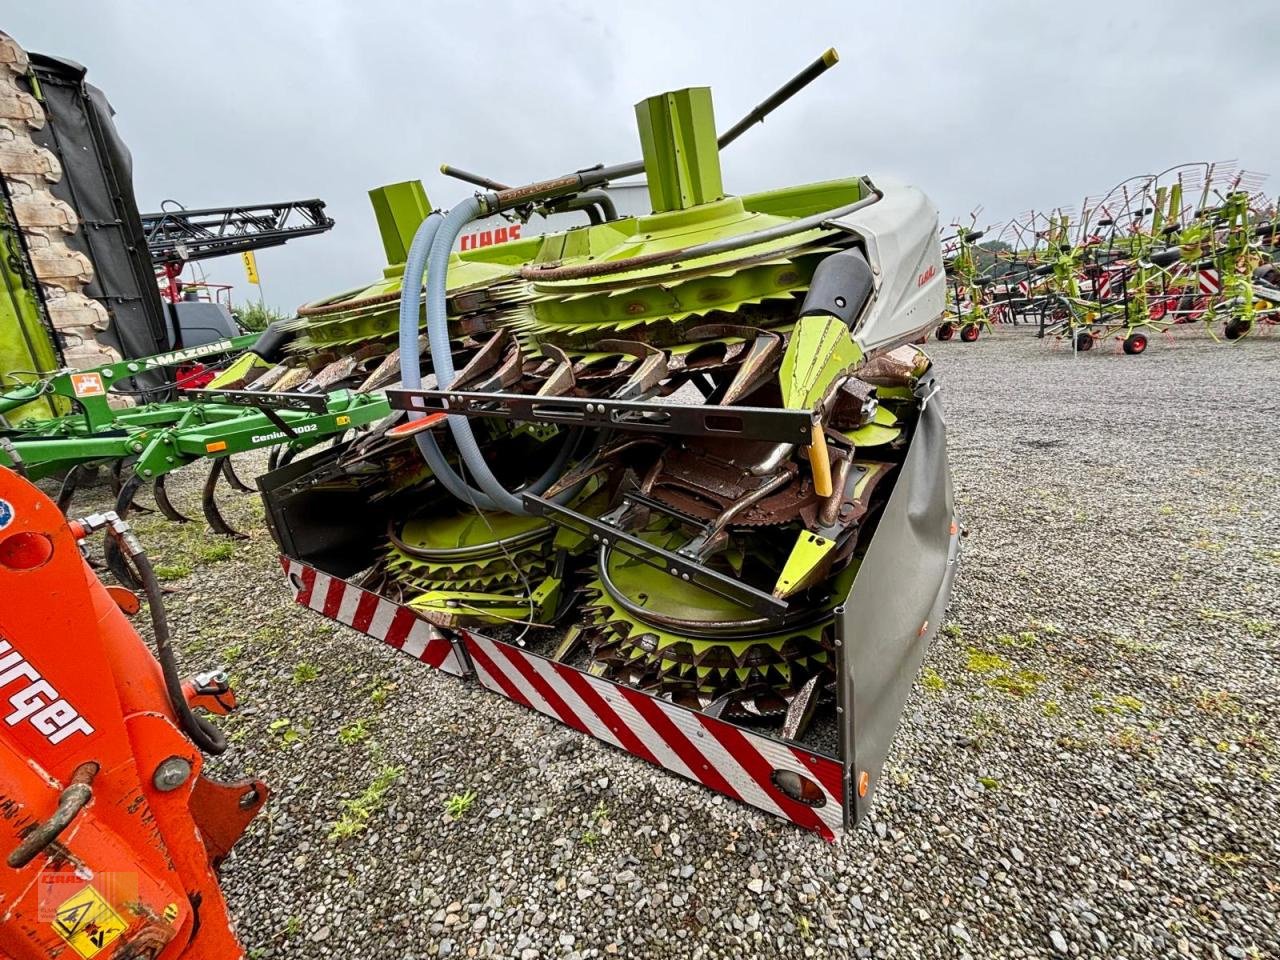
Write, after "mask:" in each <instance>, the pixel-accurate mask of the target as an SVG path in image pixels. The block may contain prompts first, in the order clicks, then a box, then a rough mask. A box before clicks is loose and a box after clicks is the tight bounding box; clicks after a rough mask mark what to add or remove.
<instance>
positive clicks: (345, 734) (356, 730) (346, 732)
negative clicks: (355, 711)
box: [338, 717, 372, 747]
mask: <svg viewBox="0 0 1280 960" xmlns="http://www.w3.org/2000/svg"><path fill="white" fill-rule="evenodd" d="M371 722H372V721H371V720H369V719H367V718H366V717H360V718H359V719H357V720H353V721H351V722H350V723H346V724H343V725H342V726H341V727H339V728H338V742H339V743H341V744H342V745H343V746H344V747H350V746H354V745H355V744H357V743H359V742H360V741H361V740H367V739H368V737H369V724H370V723H371Z"/></svg>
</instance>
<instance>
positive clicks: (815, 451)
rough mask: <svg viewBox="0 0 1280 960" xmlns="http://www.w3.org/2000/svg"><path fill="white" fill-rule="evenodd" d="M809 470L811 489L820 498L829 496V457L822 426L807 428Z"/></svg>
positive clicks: (817, 424)
mask: <svg viewBox="0 0 1280 960" xmlns="http://www.w3.org/2000/svg"><path fill="white" fill-rule="evenodd" d="M809 469H810V470H812V471H813V489H814V491H815V492H816V493H817V494H818V496H820V497H822V498H824V499H825V498H826V497H829V496H831V492H832V490H834V489H835V488H834V486H833V484H832V482H831V455H830V454H829V453H828V452H827V437H826V434H825V433H823V432H822V424H820V423H815V424H814V425H813V426H811V427H810V428H809Z"/></svg>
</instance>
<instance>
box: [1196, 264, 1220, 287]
mask: <svg viewBox="0 0 1280 960" xmlns="http://www.w3.org/2000/svg"><path fill="white" fill-rule="evenodd" d="M1200 292H1201V293H1221V292H1222V277H1221V276H1220V275H1219V274H1218V271H1217V270H1208V269H1206V270H1201V271H1200Z"/></svg>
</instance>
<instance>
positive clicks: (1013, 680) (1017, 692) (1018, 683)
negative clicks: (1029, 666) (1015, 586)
mask: <svg viewBox="0 0 1280 960" xmlns="http://www.w3.org/2000/svg"><path fill="white" fill-rule="evenodd" d="M1044 679H1045V678H1044V674H1043V673H1036V672H1035V671H1034V670H1015V671H1012V672H1010V673H1001V674H997V675H996V676H994V677H992V678H991V679H989V680H988V681H987V686H989V687H991V688H992V689H993V690H1000V691H1001V692H1003V693H1007V694H1009V695H1010V696H1014V697H1025V696H1029V695H1030V694H1033V693H1035V692H1036V690H1038V689H1039V688H1040V684H1042V683H1044Z"/></svg>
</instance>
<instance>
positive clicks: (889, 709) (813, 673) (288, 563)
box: [259, 52, 960, 838]
mask: <svg viewBox="0 0 1280 960" xmlns="http://www.w3.org/2000/svg"><path fill="white" fill-rule="evenodd" d="M834 62H835V55H834V52H829V53H828V54H827V55H826V56H824V57H823V58H822V59H821V60H819V61H817V62H816V63H815V64H813V65H812V66H811V67H810V68H808V69H807V70H806V71H805V72H804V73H802V74H801V75H799V76H798V77H797V78H796V79H795V80H793V81H791V82H790V83H789V84H787V86H785V87H784V88H783V89H782V90H781V91H780V92H779V93H778V94H775V95H774V97H772V98H770V100H768V101H766V102H765V103H764V104H762V105H761V107H759V108H757V109H756V110H755V111H753V112H752V113H751V114H750V115H748V117H747V118H745V119H744V121H743V122H741V123H740V124H738V125H737V126H735V127H734V128H733V129H732V130H730V132H729V133H727V134H725V135H724V136H722V137H720V138H719V139H717V136H716V132H715V125H714V119H713V114H712V102H711V94H710V91H709V90H708V89H706V88H697V87H695V88H690V89H684V90H678V91H673V92H670V93H664V94H660V95H658V96H654V97H650V98H648V99H646V100H644V101H642V102H641V103H639V104H638V105H637V106H636V118H637V122H638V127H639V135H640V146H641V150H642V153H643V159H642V160H641V161H636V162H633V163H627V164H619V165H616V166H611V167H605V166H597V167H591V168H587V169H584V170H580V171H578V172H576V173H572V174H568V175H566V176H562V177H557V178H555V179H552V180H548V181H543V182H539V183H534V184H530V185H528V186H523V187H515V188H512V187H507V186H504V185H502V184H499V183H497V182H495V181H491V180H486V179H485V178H480V177H473V176H471V175H463V176H464V177H465V178H466V179H470V180H471V181H472V182H475V183H478V184H480V185H481V186H483V187H484V189H483V190H481V192H479V193H477V194H475V195H474V196H470V197H466V198H465V199H463V200H462V201H460V202H459V203H458V204H457V205H456V206H454V207H453V208H452V209H451V210H449V211H448V212H447V213H445V212H439V211H432V210H431V209H430V207H429V205H428V204H427V203H426V198H425V195H424V194H423V193H422V191H421V189H420V188H418V187H416V185H413V184H406V185H399V186H397V187H396V188H391V189H388V190H384V191H380V192H376V193H375V197H374V200H375V207H376V208H378V211H379V222H380V224H381V225H382V227H383V239H384V243H385V244H386V246H387V251H388V255H389V259H390V260H391V261H392V266H390V267H389V268H388V269H387V271H386V273H385V275H384V277H383V279H382V280H381V281H379V282H378V283H377V284H375V285H374V286H372V287H370V288H368V289H365V290H361V291H356V292H351V293H347V294H343V295H340V296H338V297H334V298H331V299H329V300H326V301H321V302H318V303H316V304H312V305H309V306H308V307H307V308H304V309H303V310H302V311H300V316H299V320H298V323H297V327H298V329H297V331H296V332H297V334H298V337H299V340H298V342H299V343H305V344H307V345H308V349H318V348H335V349H336V348H338V347H339V346H340V347H341V348H342V349H344V350H347V351H350V352H351V353H352V355H356V354H359V353H360V352H361V351H364V350H366V349H372V345H374V344H377V343H383V342H385V339H386V338H387V337H391V336H394V337H397V338H398V349H397V350H396V352H395V353H394V354H390V355H388V356H387V360H386V361H384V362H391V360H392V358H394V362H395V363H396V364H397V367H398V370H397V372H398V376H399V378H400V382H399V384H398V385H394V386H390V387H388V389H387V397H388V400H389V403H390V406H391V408H392V409H393V410H394V411H396V413H395V415H394V416H392V417H389V418H388V420H387V421H386V422H384V423H383V424H380V425H379V426H377V427H375V428H374V429H372V430H370V431H367V432H365V433H363V434H362V435H360V436H357V437H354V438H352V439H349V440H346V441H344V442H343V443H341V444H338V445H335V446H333V447H330V448H328V449H325V450H323V451H322V452H320V453H317V454H314V455H312V456H310V457H308V458H306V459H301V460H296V461H294V462H292V463H290V464H287V465H285V466H282V467H280V468H279V469H277V470H275V471H273V472H271V473H269V474H267V475H266V476H265V477H263V478H261V479H260V481H259V486H260V488H261V489H262V491H263V497H264V500H265V503H266V506H267V514H268V521H269V523H270V525H271V528H272V532H273V535H274V537H275V538H276V540H277V542H278V543H279V545H280V548H281V551H282V554H283V558H282V559H283V563H284V566H285V568H286V572H287V575H288V579H289V581H290V583H291V585H292V589H293V590H294V592H295V594H296V598H297V600H298V602H299V603H302V604H304V605H306V606H308V607H310V608H311V609H313V610H315V611H317V612H320V613H322V614H323V615H325V616H327V617H330V618H333V619H335V620H338V621H340V622H342V623H345V624H349V625H351V626H352V627H354V628H355V629H357V630H359V631H362V632H364V633H366V634H368V635H370V636H373V637H375V638H377V639H379V640H381V641H383V642H385V643H387V644H390V645H391V646H393V647H396V648H398V649H400V650H402V651H403V652H405V653H407V654H410V655H412V656H414V657H416V658H418V659H420V660H422V661H424V662H426V663H428V664H430V665H431V666H433V667H435V668H438V669H441V670H444V671H446V672H449V673H452V674H455V675H458V676H460V677H465V678H468V679H469V680H471V681H472V682H475V683H478V684H479V685H480V686H482V687H483V688H485V689H487V690H490V691H492V692H494V693H497V694H499V695H501V696H504V697H507V698H509V699H511V700H513V701H515V702H517V703H520V704H522V705H525V706H527V707H529V708H532V709H534V710H536V711H538V712H540V713H543V714H546V715H547V716H550V717H552V718H554V719H556V720H558V721H561V722H563V723H565V724H567V725H569V726H571V727H573V728H575V729H577V730H579V731H581V732H583V733H586V734H589V735H591V736H594V737H597V738H599V739H601V740H603V741H605V742H606V743H609V744H611V745H613V746H616V747H619V748H621V749H623V750H626V751H628V752H630V753H633V754H635V755H637V756H640V757H642V758H644V759H646V760H648V761H650V762H652V763H655V764H658V765H660V766H662V767H664V768H666V769H668V770H671V771H673V772H675V773H678V774H680V775H682V776H685V777H688V778H690V779H693V780H695V781H697V782H699V783H702V784H704V785H706V786H708V787H710V788H711V789H714V790H717V791H720V792H721V793H724V794H727V795H729V796H731V797H733V798H736V799H739V800H741V801H743V802H746V803H748V804H751V805H753V806H756V807H759V808H760V809H762V810H765V811H768V812H769V813H772V814H775V815H778V816H781V817H783V818H786V819H788V820H791V821H794V822H795V823H797V824H800V825H802V826H804V827H807V828H809V829H812V830H814V831H817V832H819V833H821V834H822V835H823V836H826V837H828V838H832V837H834V836H835V835H836V834H838V833H840V832H841V831H842V830H843V829H845V828H846V827H849V826H851V825H852V824H853V823H855V822H856V821H857V820H858V818H859V817H861V816H862V815H863V814H864V813H865V812H866V811H867V809H868V805H869V803H870V802H871V798H872V796H873V794H874V792H875V790H876V788H877V785H878V782H879V779H880V772H881V766H882V763H883V761H884V758H885V755H886V752H887V750H888V748H889V743H890V740H891V739H892V736H893V734H894V732H895V730H896V728H897V725H898V720H899V717H900V714H901V711H902V709H903V705H904V703H905V701H906V697H907V695H908V692H909V691H910V688H911V685H912V682H913V680H914V677H915V674H916V671H917V669H918V667H919V664H920V661H921V658H922V657H923V655H924V651H925V649H926V646H927V644H928V643H929V641H930V640H931V638H932V637H933V635H934V633H935V632H936V630H937V629H938V626H939V623H940V621H941V618H942V616H943V611H944V608H945V605H946V603H947V599H948V596H949V594H950V588H951V582H952V577H953V574H954V570H955V564H956V561H957V558H958V549H959V542H960V541H959V527H958V524H957V521H956V518H955V514H954V510H953V505H952V492H951V481H950V476H949V471H948V466H947V454H946V435H945V426H944V422H943V416H942V408H941V403H940V400H939V393H938V391H939V385H938V382H937V379H936V377H935V375H934V371H933V369H932V367H931V364H930V361H929V359H928V358H927V356H926V355H925V354H924V353H922V352H921V351H920V350H919V349H917V348H916V347H914V346H912V345H911V344H912V343H913V342H914V341H916V340H918V339H920V338H921V337H922V336H924V335H926V334H927V333H928V331H929V330H931V329H932V328H933V326H934V324H936V323H937V322H938V319H939V317H940V316H941V315H942V312H943V309H944V306H945V300H946V289H945V285H946V280H945V276H944V271H943V264H942V254H941V248H940V246H939V243H938V222H937V213H936V211H935V209H934V208H933V206H932V205H931V204H930V203H929V201H928V199H927V198H926V197H925V195H924V194H923V193H921V192H920V191H919V190H918V189H916V188H915V187H913V186H909V185H907V184H903V183H898V182H895V181H893V180H891V179H889V178H881V177H878V176H877V177H862V176H858V177H851V178H849V179H845V180H836V181H830V182H824V183H815V184H806V185H802V186H793V187H785V188H782V189H778V190H772V191H766V192H762V193H756V194H750V195H746V196H733V195H729V194H727V193H726V192H725V190H724V189H723V186H722V183H721V174H720V160H719V150H720V149H721V148H722V147H724V146H725V145H727V143H728V142H729V141H731V140H733V139H735V138H736V137H737V136H738V134H740V133H741V132H742V130H743V129H745V128H746V127H747V126H749V125H750V124H752V123H754V122H756V121H757V120H759V119H761V118H762V117H763V116H764V114H765V113H767V112H768V111H769V110H771V109H772V108H773V107H774V106H776V105H777V104H778V103H780V102H781V101H782V100H784V99H786V98H787V97H789V96H790V95H791V94H793V93H794V92H795V91H797V90H798V89H799V88H800V87H801V86H803V85H804V84H806V83H807V82H809V81H810V80H812V79H813V78H814V77H816V76H817V75H818V74H820V73H821V72H822V71H823V70H825V69H826V68H827V67H829V66H830V65H831V64H833V63H834ZM638 174H643V175H644V176H645V178H646V181H647V188H648V195H649V201H650V204H651V208H652V212H651V213H650V214H648V215H646V216H638V217H619V216H617V214H616V210H615V205H614V204H613V203H612V202H611V200H610V197H609V190H608V188H609V186H610V185H611V184H613V183H615V182H616V181H618V180H621V179H624V178H626V177H631V176H634V175H638ZM548 211H550V212H551V213H561V214H565V215H568V213H570V212H572V213H574V214H576V215H578V216H581V218H582V223H581V224H578V225H572V226H570V227H569V228H568V229H564V230H560V231H555V232H549V233H546V234H545V235H542V236H529V235H528V233H529V231H527V230H525V231H511V233H513V234H515V233H517V232H518V233H519V234H520V238H519V239H516V240H509V241H508V242H506V243H495V244H492V245H489V246H482V247H474V246H473V247H472V248H470V249H467V250H465V251H462V252H455V251H454V248H455V241H456V240H457V238H458V237H459V236H460V235H461V234H462V233H463V231H465V230H467V229H468V227H469V225H471V224H472V223H473V222H474V221H476V220H477V219H478V218H482V217H487V218H492V217H495V216H499V217H506V218H509V219H510V220H511V221H512V222H513V223H521V224H523V223H526V222H527V221H528V220H529V218H530V217H532V216H534V215H535V214H537V213H540V212H541V213H545V212H548ZM397 261H399V262H397ZM402 291H406V292H411V295H402V293H401V292H402ZM419 291H421V294H419ZM424 323H425V333H424V332H423V324H424Z"/></svg>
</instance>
